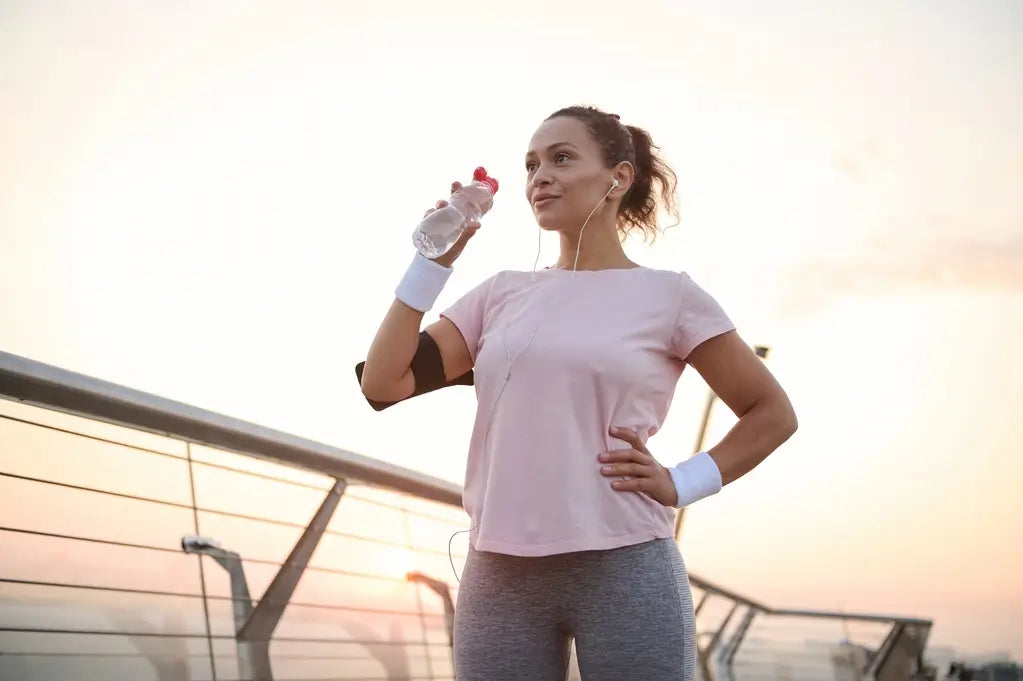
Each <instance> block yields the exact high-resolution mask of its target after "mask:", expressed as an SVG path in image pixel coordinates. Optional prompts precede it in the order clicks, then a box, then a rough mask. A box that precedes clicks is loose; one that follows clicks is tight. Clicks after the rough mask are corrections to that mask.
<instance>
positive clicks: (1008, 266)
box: [776, 229, 1023, 314]
mask: <svg viewBox="0 0 1023 681" xmlns="http://www.w3.org/2000/svg"><path fill="white" fill-rule="evenodd" d="M920 288H928V289H953V288H956V289H961V288H973V289H979V290H987V291H994V292H1002V293H1019V292H1023V229H1020V230H1019V231H1016V232H1015V233H1012V234H1009V235H1008V236H1007V237H1004V238H990V239H984V238H965V237H947V238H936V239H934V240H931V241H930V242H928V243H895V244H887V245H882V244H877V243H875V244H872V245H871V247H870V248H868V249H865V250H864V251H862V252H859V253H856V254H854V255H850V256H849V257H846V258H820V259H815V260H812V261H804V262H797V263H795V264H793V265H790V266H788V267H786V268H784V269H783V270H782V271H781V273H780V274H779V275H778V277H777V288H776V295H777V300H776V304H777V305H778V306H779V308H780V309H781V311H783V312H785V313H787V314H793V313H795V314H806V313H808V312H810V311H812V310H815V309H819V307H821V306H823V305H826V304H827V303H828V302H830V301H832V300H835V299H838V298H843V297H846V296H885V295H891V294H894V293H898V292H900V291H905V290H909V289H920Z"/></svg>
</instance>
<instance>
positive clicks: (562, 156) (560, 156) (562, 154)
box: [554, 151, 568, 163]
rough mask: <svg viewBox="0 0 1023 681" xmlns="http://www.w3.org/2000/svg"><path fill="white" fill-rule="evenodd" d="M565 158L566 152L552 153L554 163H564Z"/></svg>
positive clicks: (566, 158) (566, 156)
mask: <svg viewBox="0 0 1023 681" xmlns="http://www.w3.org/2000/svg"><path fill="white" fill-rule="evenodd" d="M567 160H568V154H566V153H565V152H563V151H562V152H559V153H557V154H555V155H554V162H555V163H564V162H565V161H567Z"/></svg>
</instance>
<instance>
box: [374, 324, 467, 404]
mask: <svg viewBox="0 0 1023 681" xmlns="http://www.w3.org/2000/svg"><path fill="white" fill-rule="evenodd" d="M365 366H366V363H365V362H359V363H358V364H356V365H355V377H356V378H357V379H358V381H359V385H362V370H363V369H364V368H365ZM409 369H411V370H412V377H413V378H414V379H415V386H416V387H415V390H413V392H412V394H411V395H409V396H408V397H406V398H404V399H402V400H397V401H394V402H378V401H377V400H371V399H369V398H368V397H367V398H366V401H367V402H369V404H370V406H371V407H373V408H374V409H375V410H377V411H381V410H383V409H387V408H388V407H390V406H391V405H394V404H397V403H398V402H404V401H405V400H407V399H410V398H413V397H415V396H416V395H425V394H426V393H430V392H433V391H434V390H439V389H440V388H445V387H447V386H449V385H473V382H474V381H473V372H472V369H470V370H469V371H467V372H465V373H464V374H462V375H461V376H459V377H458V378H455V379H452V380H450V381H447V380H445V379H444V360H443V359H442V358H441V356H440V348H438V347H437V341H435V340H433V336H431V335H430V334H428V333H426V332H425V331H420V332H419V346H418V347H417V348H416V354H415V355H413V356H412V362H411V363H409Z"/></svg>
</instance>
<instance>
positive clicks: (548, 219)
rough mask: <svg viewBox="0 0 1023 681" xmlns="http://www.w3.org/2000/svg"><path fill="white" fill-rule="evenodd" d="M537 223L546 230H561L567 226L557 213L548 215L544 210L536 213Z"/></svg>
mask: <svg viewBox="0 0 1023 681" xmlns="http://www.w3.org/2000/svg"><path fill="white" fill-rule="evenodd" d="M536 224H537V225H538V226H539V227H540V229H542V230H543V231H545V232H561V231H564V229H565V227H566V224H565V221H564V220H559V219H558V218H557V216H556V215H548V214H546V213H545V212H544V211H540V212H539V213H537V214H536Z"/></svg>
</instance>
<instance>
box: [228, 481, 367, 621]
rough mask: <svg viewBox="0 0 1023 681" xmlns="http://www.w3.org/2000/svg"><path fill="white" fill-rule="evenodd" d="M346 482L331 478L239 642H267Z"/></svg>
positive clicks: (253, 610)
mask: <svg viewBox="0 0 1023 681" xmlns="http://www.w3.org/2000/svg"><path fill="white" fill-rule="evenodd" d="M347 484H348V483H347V482H345V481H344V480H340V479H339V480H335V481H334V486H333V487H332V488H331V490H330V491H329V492H328V493H327V496H326V497H325V498H324V500H323V503H322V504H320V508H319V509H317V511H316V513H315V515H313V519H312V520H310V521H309V525H308V526H306V528H305V531H304V532H302V536H301V537H299V538H298V541H297V542H296V543H295V547H294V548H293V549H292V550H291V553H290V554H289V555H288V559H287V560H286V561H285V562H284V565H282V566H281V569H280V570H278V571H277V574H276V575H274V578H273V581H272V582H270V586H268V587H267V588H266V593H264V594H263V597H262V598H261V599H259V604H258V605H257V606H256V607H255V608H253V609H252V612H251V613H249V617H248V619H246V621H245V624H243V625H242V627H241V629H239V630H238V640H239V641H269V640H270V637H271V636H273V633H274V629H276V628H277V624H278V623H279V622H280V621H281V615H283V614H284V609H285V608H286V607H288V602H289V601H290V600H291V595H292V594H293V593H294V592H295V587H296V586H298V580H300V579H301V578H302V574H303V573H304V572H305V567H306V565H307V564H308V563H309V558H310V557H311V556H312V555H313V552H314V551H315V550H316V547H317V546H318V545H319V543H320V537H322V536H323V532H324V531H325V530H326V529H327V523H328V522H330V518H331V516H333V515H334V509H336V508H337V505H338V502H340V501H341V495H343V494H344V493H345V487H346V486H347Z"/></svg>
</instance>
